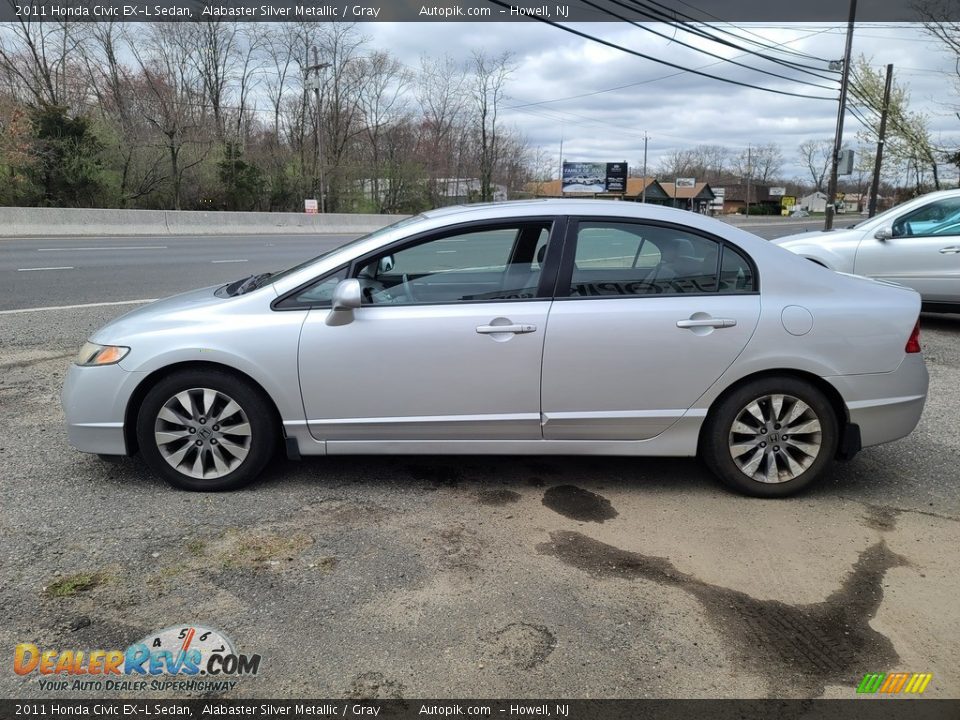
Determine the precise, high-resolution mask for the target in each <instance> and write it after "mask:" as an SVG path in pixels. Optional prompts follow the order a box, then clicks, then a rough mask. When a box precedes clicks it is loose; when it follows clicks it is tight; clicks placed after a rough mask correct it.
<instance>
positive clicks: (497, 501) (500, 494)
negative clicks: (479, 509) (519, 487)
mask: <svg viewBox="0 0 960 720" xmlns="http://www.w3.org/2000/svg"><path fill="white" fill-rule="evenodd" d="M519 500H520V493H518V492H514V491H513V490H505V489H501V490H481V491H480V492H478V493H477V502H479V503H480V504H481V505H493V506H499V505H508V504H510V503H515V502H519Z"/></svg>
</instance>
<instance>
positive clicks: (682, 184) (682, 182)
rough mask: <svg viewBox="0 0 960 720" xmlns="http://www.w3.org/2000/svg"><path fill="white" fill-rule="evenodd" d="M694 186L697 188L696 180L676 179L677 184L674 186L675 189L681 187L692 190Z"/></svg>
mask: <svg viewBox="0 0 960 720" xmlns="http://www.w3.org/2000/svg"><path fill="white" fill-rule="evenodd" d="M696 186H697V179H696V178H677V182H676V185H675V187H678V188H682V187H688V188H692V187H696Z"/></svg>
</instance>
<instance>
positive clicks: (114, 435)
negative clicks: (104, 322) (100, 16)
mask: <svg viewBox="0 0 960 720" xmlns="http://www.w3.org/2000/svg"><path fill="white" fill-rule="evenodd" d="M143 376H144V373H139V372H128V371H126V370H124V369H123V368H121V367H120V366H119V365H105V366H102V367H79V366H77V365H71V366H70V368H69V370H67V377H66V379H65V380H64V383H63V392H62V393H61V394H60V402H61V404H62V405H63V414H64V417H65V419H66V423H67V438H68V439H69V441H70V444H71V445H73V447H75V448H76V449H77V450H80V451H82V452H88V453H98V454H101V455H126V454H128V452H127V444H126V441H125V439H124V432H123V421H124V415H125V413H126V409H127V403H128V401H129V400H130V396H131V394H132V393H133V390H134V388H136V386H137V384H138V383H139V382H140V381H141V380H142V379H143Z"/></svg>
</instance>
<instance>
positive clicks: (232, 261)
mask: <svg viewBox="0 0 960 720" xmlns="http://www.w3.org/2000/svg"><path fill="white" fill-rule="evenodd" d="M210 262H212V263H213V264H214V265H217V264H219V263H238V262H249V261H248V260H211V261H210Z"/></svg>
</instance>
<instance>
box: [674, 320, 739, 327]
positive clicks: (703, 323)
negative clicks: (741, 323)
mask: <svg viewBox="0 0 960 720" xmlns="http://www.w3.org/2000/svg"><path fill="white" fill-rule="evenodd" d="M736 324H737V321H736V320H734V319H733V318H702V319H699V320H677V327H678V328H702V327H711V328H728V327H733V326H735V325H736Z"/></svg>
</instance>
